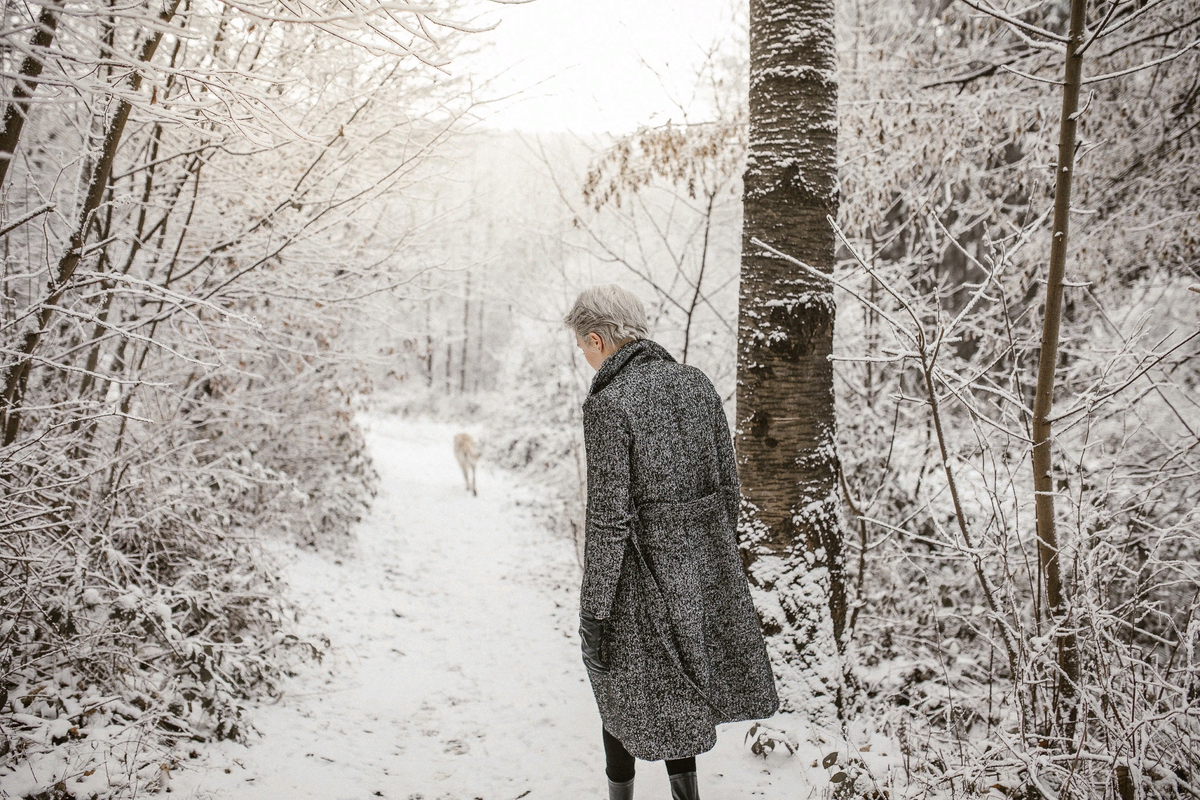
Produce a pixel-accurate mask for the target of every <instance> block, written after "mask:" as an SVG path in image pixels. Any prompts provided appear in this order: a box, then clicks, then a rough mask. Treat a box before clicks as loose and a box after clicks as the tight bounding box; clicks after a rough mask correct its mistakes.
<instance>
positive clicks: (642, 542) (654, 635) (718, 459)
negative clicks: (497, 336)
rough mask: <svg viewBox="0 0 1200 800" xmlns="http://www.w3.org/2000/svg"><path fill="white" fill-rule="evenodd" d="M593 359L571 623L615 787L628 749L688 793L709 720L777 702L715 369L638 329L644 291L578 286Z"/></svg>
mask: <svg viewBox="0 0 1200 800" xmlns="http://www.w3.org/2000/svg"><path fill="white" fill-rule="evenodd" d="M565 322H566V324H567V327H569V328H571V329H572V331H573V332H574V333H575V337H576V344H577V345H578V346H579V348H580V349H581V350H582V351H583V355H584V358H585V359H587V362H588V364H590V365H591V366H592V368H593V369H595V370H596V375H595V377H594V378H593V380H592V384H591V390H590V391H589V393H588V396H587V399H586V401H585V402H584V404H583V432H584V444H585V446H586V449H587V482H588V485H587V522H586V527H585V544H584V568H583V584H582V588H581V590H580V597H579V606H580V608H579V634H580V640H581V647H582V650H583V661H584V665H585V667H586V669H587V673H588V677H589V678H590V680H591V684H592V692H593V694H594V695H595V697H596V704H597V706H598V707H599V710H600V718H601V721H602V722H603V724H604V729H603V732H602V733H603V741H604V750H605V756H606V759H607V770H606V772H607V776H608V787H609V798H610V800H630V799H631V798H632V797H633V779H634V758H639V759H642V760H645V761H666V765H667V773H668V775H669V776H670V783H671V796H672V798H673V800H698V799H699V796H700V795H699V788H698V786H697V780H696V755H698V754H700V753H704V752H707V751H708V750H710V749H712V747H713V746H714V745H715V744H716V741H717V734H716V725H718V724H720V723H724V722H736V721H739V720H747V719H762V718H765V717H769V716H771V715H772V714H774V713H775V712H776V711H777V710H778V708H779V697H778V694H777V693H776V689H775V679H774V676H773V675H772V673H771V665H770V662H769V660H768V658H767V651H766V645H765V643H764V641H763V637H762V631H761V630H760V628H759V622H758V615H757V613H756V612H755V610H754V604H753V602H752V600H751V598H750V588H749V584H748V582H747V580H746V575H745V572H744V571H743V569H742V562H741V558H740V556H739V552H738V545H737V531H736V526H737V519H738V510H739V506H740V502H741V495H740V494H739V490H738V478H737V467H736V462H735V459H734V452H733V442H732V440H731V438H730V435H729V426H728V422H727V421H726V418H725V412H724V409H723V408H722V404H721V398H720V396H719V395H718V394H717V392H716V390H715V389H714V388H713V385H712V382H711V381H710V380H709V379H708V377H707V376H706V375H705V374H704V373H703V372H701V371H700V370H698V369H696V368H694V367H689V366H684V365H681V364H679V363H677V362H676V361H675V359H674V358H672V357H671V355H670V354H669V353H668V352H667V351H666V350H665V349H664V348H663V347H662V346H660V345H658V344H657V343H655V342H653V341H651V340H650V339H648V338H647V334H648V330H647V327H648V326H647V321H646V312H645V309H644V308H643V306H642V304H641V301H639V300H638V298H637V297H636V296H635V295H634V294H632V293H631V292H629V291H628V290H626V289H623V288H621V287H619V286H615V285H605V286H593V287H591V288H588V289H585V290H584V291H583V292H582V293H581V294H580V295H579V298H578V299H577V300H576V301H575V305H574V307H573V308H572V309H571V311H570V313H568V314H567V315H566V317H565Z"/></svg>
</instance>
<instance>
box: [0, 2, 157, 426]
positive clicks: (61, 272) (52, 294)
mask: <svg viewBox="0 0 1200 800" xmlns="http://www.w3.org/2000/svg"><path fill="white" fill-rule="evenodd" d="M180 2H181V0H170V4H169V5H168V6H167V8H166V9H165V10H163V12H162V13H161V14H159V19H160V20H161V21H162V23H163V24H164V25H165V24H166V23H168V22H170V21H171V19H172V17H174V16H175V10H176V9H177V8H179V4H180ZM162 35H163V31H162V29H159V30H156V31H154V32H153V33H150V34H149V35H148V36H147V38H146V40H145V41H144V42H143V43H142V49H141V52H140V53H139V54H138V61H139V62H141V63H143V64H145V63H147V62H149V61H150V60H151V59H152V58H154V53H155V51H156V50H158V45H159V42H161V41H162ZM141 86H142V74H141V72H134V73H133V75H131V76H130V78H129V89H130V91H131V92H136V91H138V89H140V88H141ZM131 110H132V105H131V104H130V102H129V101H128V100H121V101H120V102H119V103H118V104H117V111H116V113H115V114H114V115H113V118H112V121H111V122H110V123H109V126H108V130H107V131H106V132H105V135H104V145H103V147H102V148H101V152H100V158H99V159H97V161H96V165H95V167H94V168H93V169H92V176H91V180H90V182H89V183H88V191H87V196H86V197H85V199H84V202H83V208H81V209H80V213H79V220H78V224H77V225H76V228H75V231H74V233H72V234H71V238H70V240H69V241H68V243H67V249H66V251H65V252H64V253H63V255H62V258H61V259H59V262H58V268H57V269H56V270H55V273H54V275H52V276H51V279H50V286H49V295H48V297H47V298H46V300H45V301H44V302H43V303H42V308H41V311H40V312H39V313H38V315H37V319H36V323H37V324H36V326H35V327H34V328H33V329H32V330H31V331H29V332H28V333H26V334H25V339H24V341H23V342H22V345H21V349H20V354H19V358H18V361H17V363H16V364H14V365H13V366H12V367H10V368H9V371H8V375H7V376H6V377H5V381H4V391H3V394H0V403H2V404H3V420H2V421H3V444H4V445H5V446H7V445H10V444H12V443H13V442H14V441H15V440H16V438H17V432H18V431H19V430H20V427H21V406H22V404H23V401H24V395H25V389H26V387H27V386H28V385H29V374H30V372H31V371H32V368H33V354H34V352H35V351H36V350H37V347H38V344H39V343H40V342H41V339H42V336H43V334H44V333H45V332H46V329H47V327H48V326H49V325H50V320H51V319H52V318H53V317H54V306H56V305H57V304H58V302H59V300H61V299H62V296H63V294H64V293H65V292H66V290H67V285H68V284H69V282H70V280H71V277H72V276H73V275H74V274H75V269H76V267H78V266H79V260H80V259H81V258H82V257H83V247H84V244H85V243H86V241H87V232H88V230H89V229H90V227H91V220H92V214H94V213H95V212H96V209H98V208H99V207H100V202H101V200H103V199H104V193H105V191H106V190H107V189H108V179H109V176H110V175H111V174H112V166H113V161H114V160H115V159H116V156H117V146H118V145H119V144H120V143H121V137H122V136H123V135H124V134H125V124H126V122H128V121H129V112H130V111H131Z"/></svg>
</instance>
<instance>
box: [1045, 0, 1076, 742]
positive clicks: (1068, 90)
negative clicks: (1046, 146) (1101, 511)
mask: <svg viewBox="0 0 1200 800" xmlns="http://www.w3.org/2000/svg"><path fill="white" fill-rule="evenodd" d="M1086 10H1087V4H1086V3H1085V2H1084V0H1071V23H1070V34H1069V39H1068V41H1067V56H1066V65H1065V75H1064V81H1063V98H1062V118H1061V119H1060V120H1059V131H1058V169H1056V170H1055V174H1056V176H1057V180H1056V181H1055V186H1054V237H1053V240H1052V242H1051V245H1050V268H1049V270H1048V272H1047V275H1046V312H1045V318H1044V320H1043V322H1042V349H1041V353H1040V355H1039V358H1038V380H1037V390H1036V393H1035V395H1034V401H1033V488H1034V492H1035V495H1034V508H1035V511H1036V516H1037V533H1038V560H1039V563H1040V564H1041V568H1042V575H1044V576H1045V581H1046V604H1047V606H1048V607H1049V609H1048V610H1049V612H1050V616H1051V618H1052V619H1053V620H1054V622H1055V630H1056V631H1058V633H1057V644H1058V667H1059V671H1060V679H1059V680H1058V681H1057V682H1056V687H1055V688H1056V690H1057V692H1056V696H1055V707H1054V717H1055V723H1056V727H1057V728H1058V731H1057V732H1058V733H1060V734H1061V735H1062V737H1063V739H1064V740H1065V741H1064V742H1063V745H1064V747H1065V748H1066V749H1068V750H1069V749H1071V748H1072V747H1073V746H1072V745H1071V740H1073V739H1074V738H1075V727H1076V723H1077V717H1078V706H1077V699H1076V695H1077V691H1076V687H1077V684H1078V683H1079V648H1078V643H1077V641H1076V637H1075V633H1074V630H1073V623H1072V621H1071V619H1070V609H1069V602H1068V597H1067V590H1066V587H1064V586H1063V582H1062V578H1061V572H1062V569H1061V566H1062V565H1061V563H1060V561H1059V543H1058V534H1057V532H1056V530H1055V525H1054V475H1053V464H1052V458H1051V450H1050V448H1051V444H1052V440H1051V429H1050V411H1051V409H1052V407H1053V404H1054V371H1055V366H1056V365H1057V363H1058V339H1059V325H1060V323H1061V321H1062V304H1063V276H1064V274H1065V272H1066V264H1067V234H1068V232H1069V231H1068V225H1069V223H1070V220H1071V177H1072V175H1073V173H1074V171H1075V140H1076V126H1077V118H1078V114H1077V112H1078V110H1079V90H1080V87H1081V85H1082V77H1083V54H1082V53H1081V52H1080V47H1082V46H1083V42H1084V39H1085V37H1086V30H1085V27H1084V23H1085V20H1084V14H1085V12H1086Z"/></svg>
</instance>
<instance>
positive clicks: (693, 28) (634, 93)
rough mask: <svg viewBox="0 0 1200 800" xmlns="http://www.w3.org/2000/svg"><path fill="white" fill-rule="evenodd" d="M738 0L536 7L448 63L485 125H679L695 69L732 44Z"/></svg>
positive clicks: (549, 1)
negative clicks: (471, 84) (469, 86)
mask: <svg viewBox="0 0 1200 800" xmlns="http://www.w3.org/2000/svg"><path fill="white" fill-rule="evenodd" d="M735 2H736V0H604V1H603V2H600V1H598V0H533V2H531V3H527V4H523V5H506V6H500V7H498V10H497V11H495V12H493V14H492V15H489V16H498V17H499V19H500V25H499V26H498V27H497V28H496V29H495V30H494V31H490V32H488V33H484V34H478V36H480V38H481V40H482V41H483V42H484V46H483V47H482V48H481V49H480V51H479V52H477V53H474V54H471V55H468V56H465V57H460V58H459V59H457V60H456V61H455V63H454V64H452V65H451V71H452V72H454V73H457V74H463V73H470V74H471V75H472V76H473V77H474V78H475V85H476V86H479V85H480V84H481V83H483V82H485V81H488V80H489V79H490V80H491V82H490V84H489V85H488V87H487V90H486V92H485V93H484V94H485V96H489V97H498V96H505V95H509V94H513V93H517V92H519V93H520V94H519V96H515V97H512V98H511V99H507V100H504V101H501V102H498V103H495V104H493V105H490V106H488V107H485V108H484V109H482V110H481V111H480V112H479V114H480V116H481V117H482V118H483V120H484V123H485V124H486V125H487V126H488V127H495V128H513V129H519V130H526V131H531V132H548V131H573V132H575V133H595V132H602V131H610V132H614V133H623V132H627V131H631V130H633V129H635V128H637V126H638V125H642V124H646V125H654V124H661V123H664V122H666V121H667V120H668V119H675V120H679V119H680V113H679V111H678V106H677V105H676V102H679V103H683V104H684V105H687V103H688V98H689V95H690V91H691V88H692V86H693V85H694V83H695V74H696V70H697V67H698V66H699V65H700V63H701V62H702V61H703V56H704V52H705V50H707V49H708V48H709V47H710V46H711V45H712V43H713V42H715V41H718V40H721V39H725V38H729V37H732V36H733V27H732V26H733V25H734V22H733V20H734V11H733V9H734V6H735Z"/></svg>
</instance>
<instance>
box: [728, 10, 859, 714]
mask: <svg viewBox="0 0 1200 800" xmlns="http://www.w3.org/2000/svg"><path fill="white" fill-rule="evenodd" d="M833 13H834V5H833V2H832V0H803V1H802V2H801V1H798V0H751V3H750V150H749V156H748V159H747V164H746V175H745V216H744V222H743V231H742V272H741V293H740V300H739V315H738V389H737V449H738V470H739V474H740V478H741V482H742V494H743V504H742V518H741V521H740V525H739V528H740V536H741V539H742V548H743V550H742V552H743V558H744V561H745V564H746V568H747V572H748V574H749V577H750V581H751V584H752V586H753V587H754V589H755V592H754V593H755V597H756V601H757V602H758V603H759V611H760V613H761V615H762V618H763V629H764V632H765V633H766V634H767V637H768V648H769V650H770V652H771V655H772V659H773V661H774V666H775V670H776V675H777V678H778V679H779V681H780V696H781V698H782V700H783V703H784V708H785V709H789V708H790V709H793V710H800V709H804V710H805V711H807V712H808V713H809V714H810V715H811V716H813V717H814V719H815V720H816V721H819V722H825V723H828V722H832V721H835V720H836V718H837V715H838V714H839V712H840V708H841V700H842V691H843V678H842V668H841V656H840V649H841V634H842V630H843V628H844V625H845V619H846V593H845V580H844V570H843V562H842V547H841V528H840V509H839V503H838V472H839V468H840V467H839V462H838V456H837V433H836V424H835V420H834V405H833V366H832V364H831V363H830V361H829V359H828V356H829V354H830V352H831V351H832V348H833V323H834V305H833V294H832V287H831V286H830V285H829V284H828V283H827V282H824V281H820V280H819V279H817V278H815V277H813V276H809V275H808V274H806V273H804V272H802V271H800V270H798V269H797V268H796V267H794V266H792V265H790V264H789V263H788V262H787V261H786V260H784V259H782V258H778V257H776V256H774V255H772V254H770V253H767V252H765V251H763V250H762V249H761V248H759V247H757V246H755V245H754V244H752V243H751V239H754V238H757V239H760V240H761V241H763V242H766V243H768V244H770V245H772V246H773V247H775V248H777V249H778V250H780V251H781V252H784V253H787V254H788V255H791V256H793V257H795V258H797V259H799V260H801V261H803V262H804V263H806V264H808V265H810V266H812V267H814V268H816V269H818V270H822V271H825V272H831V271H832V270H833V264H834V232H833V228H832V226H831V225H830V223H829V221H828V219H827V217H834V216H836V214H837V205H838V195H837V162H836V152H837V77H836V73H835V69H836V53H835V50H834V23H833V19H834V16H833Z"/></svg>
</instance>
